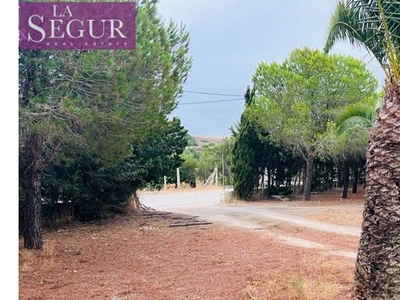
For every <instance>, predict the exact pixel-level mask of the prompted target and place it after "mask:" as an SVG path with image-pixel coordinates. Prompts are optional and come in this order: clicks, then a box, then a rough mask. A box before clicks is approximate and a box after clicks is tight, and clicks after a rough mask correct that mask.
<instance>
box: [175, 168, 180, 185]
mask: <svg viewBox="0 0 400 300" xmlns="http://www.w3.org/2000/svg"><path fill="white" fill-rule="evenodd" d="M180 187H181V177H180V173H179V168H176V188H177V189H179V188H180Z"/></svg>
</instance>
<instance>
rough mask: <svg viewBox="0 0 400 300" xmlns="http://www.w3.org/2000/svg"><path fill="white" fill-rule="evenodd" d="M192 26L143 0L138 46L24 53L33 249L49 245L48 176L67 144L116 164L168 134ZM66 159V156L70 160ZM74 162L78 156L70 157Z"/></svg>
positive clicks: (28, 229)
mask: <svg viewBox="0 0 400 300" xmlns="http://www.w3.org/2000/svg"><path fill="white" fill-rule="evenodd" d="M188 43H189V37H188V34H187V33H186V32H185V29H184V27H182V26H181V27H178V26H177V25H175V24H174V23H173V22H171V23H169V24H164V23H162V22H161V21H160V19H159V17H158V16H157V10H156V1H140V2H138V5H137V48H136V49H135V51H122V50H121V51H20V52H19V95H20V97H19V144H20V147H19V150H20V151H19V157H20V159H19V162H20V165H19V168H20V169H19V170H20V182H21V183H22V184H23V188H22V189H21V197H20V198H21V200H22V206H23V226H22V227H23V230H22V231H23V236H24V246H25V247H26V248H35V249H37V248H41V246H42V234H41V198H42V197H41V175H42V174H43V172H44V171H45V170H46V167H47V166H48V165H49V164H52V163H53V162H54V159H59V158H58V157H57V156H58V153H68V151H59V150H60V147H63V145H70V144H75V145H77V146H80V147H82V149H85V151H86V152H87V153H88V154H89V155H90V156H91V158H93V160H94V162H95V163H97V164H99V163H102V164H104V165H107V166H115V165H118V164H119V163H121V162H122V161H124V160H125V159H126V158H127V157H129V156H130V154H131V148H132V145H134V146H135V147H136V148H137V147H140V145H144V144H145V143H146V140H147V138H148V137H149V136H151V135H154V134H156V133H157V132H158V133H160V134H161V132H162V131H163V128H164V127H165V126H166V124H167V123H166V119H165V117H166V115H168V114H169V113H170V112H171V111H172V110H173V109H174V108H175V106H176V98H177V97H178V96H179V95H180V93H181V91H182V84H183V82H184V81H185V80H186V78H187V74H188V70H189V68H190V65H191V58H190V57H188ZM65 158H66V157H64V158H63V159H65ZM69 159H70V160H72V161H73V160H74V157H69Z"/></svg>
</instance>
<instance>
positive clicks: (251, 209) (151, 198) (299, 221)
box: [139, 189, 363, 258]
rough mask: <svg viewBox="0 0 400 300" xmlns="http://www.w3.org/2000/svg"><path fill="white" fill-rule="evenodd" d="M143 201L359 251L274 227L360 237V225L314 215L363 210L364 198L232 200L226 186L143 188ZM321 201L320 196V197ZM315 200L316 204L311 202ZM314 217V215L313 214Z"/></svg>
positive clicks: (300, 242)
mask: <svg viewBox="0 0 400 300" xmlns="http://www.w3.org/2000/svg"><path fill="white" fill-rule="evenodd" d="M139 197H140V200H141V202H142V203H143V204H144V205H146V206H148V207H151V208H153V209H155V210H160V211H170V212H175V213H183V214H187V215H192V216H197V218H198V219H199V220H205V221H210V222H214V223H219V224H222V225H228V226H236V227H241V228H246V229H250V230H257V231H258V232H260V233H262V234H268V235H270V236H275V237H276V238H277V239H278V240H280V241H282V242H284V243H287V244H290V245H294V246H299V247H306V248H315V249H321V250H323V251H324V252H326V253H329V254H334V255H341V256H345V257H350V258H355V257H356V252H354V251H347V250H345V249H338V248H337V247H333V246H331V245H328V244H322V243H320V242H316V241H315V240H311V239H308V238H299V237H293V236H292V235H291V234H285V233H283V232H279V233H276V232H274V230H272V229H273V227H275V226H277V225H282V224H286V225H289V226H292V227H297V228H304V229H310V230H312V231H320V232H325V233H330V234H338V235H346V236H352V237H359V235H360V226H346V225H338V224H333V223H331V222H325V221H317V220H313V219H312V216H315V215H323V214H325V213H326V212H327V211H328V210H330V212H331V213H333V214H334V213H335V210H336V211H337V213H338V214H339V212H340V211H343V209H351V210H352V211H354V212H357V211H358V212H359V213H360V214H361V212H362V205H363V204H362V202H361V201H359V202H356V203H353V202H351V203H346V202H344V201H343V202H342V203H338V204H337V205H334V204H333V205H330V206H326V205H318V203H317V205H316V204H315V202H312V203H310V205H307V203H305V202H304V201H268V202H267V201H264V202H248V203H247V202H235V203H232V202H231V201H230V191H229V190H225V193H224V192H223V190H222V189H219V190H216V189H213V190H199V191H181V192H175V193H171V192H170V193H168V192H167V193H165V192H143V193H141V194H140V195H139ZM317 201H318V200H317ZM311 204H312V205H311ZM310 217H311V218H310Z"/></svg>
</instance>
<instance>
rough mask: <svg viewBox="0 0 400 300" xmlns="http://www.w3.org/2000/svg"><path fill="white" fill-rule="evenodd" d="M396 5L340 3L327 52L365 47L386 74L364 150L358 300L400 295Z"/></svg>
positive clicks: (399, 20) (399, 24) (399, 5)
mask: <svg viewBox="0 0 400 300" xmlns="http://www.w3.org/2000/svg"><path fill="white" fill-rule="evenodd" d="M399 11H400V2H399V1H383V0H376V1H362V0H346V1H341V2H338V3H337V4H336V6H335V8H334V10H333V12H332V15H331V17H330V20H329V28H328V37H327V40H326V44H325V51H326V52H328V51H329V50H330V49H331V48H332V46H333V45H334V44H335V43H336V41H338V40H347V41H349V42H350V43H351V44H354V45H361V46H363V47H365V48H366V49H367V50H368V51H369V52H370V53H371V54H372V55H373V56H374V57H375V58H376V60H377V61H378V62H379V63H380V65H381V66H382V69H383V70H384V72H385V74H386V86H385V96H384V99H383V103H382V106H381V108H380V110H379V113H378V116H377V118H376V119H375V122H374V124H373V127H372V131H371V134H370V136H369V141H368V146H367V167H366V172H367V181H366V191H365V206H364V214H363V224H362V230H361V239H360V244H359V248H358V255H357V263H356V272H355V275H356V296H357V298H358V299H397V298H399V297H400V288H399V286H400V252H399V251H400V238H399V237H400V215H399V211H400V198H399V195H400V189H399V186H400V155H399V153H400V114H399V108H400V98H399V93H400V81H399V80H400V79H399V74H400V56H399V53H400V16H399Z"/></svg>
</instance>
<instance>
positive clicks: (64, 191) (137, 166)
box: [42, 118, 187, 221]
mask: <svg viewBox="0 0 400 300" xmlns="http://www.w3.org/2000/svg"><path fill="white" fill-rule="evenodd" d="M186 134H187V130H186V129H184V128H183V126H181V124H180V120H179V119H178V118H174V119H172V120H171V121H169V122H168V126H167V127H166V128H165V130H164V132H163V134H161V135H156V136H155V137H154V138H152V139H150V138H149V142H148V143H147V144H146V146H145V147H142V148H140V149H135V148H134V147H133V146H132V150H131V151H132V152H131V155H130V156H129V157H127V158H125V159H124V160H123V161H122V162H120V163H118V164H115V165H105V164H103V163H102V162H101V161H98V160H96V159H95V158H94V157H93V156H92V155H89V154H88V153H87V152H85V151H82V149H81V148H76V147H75V148H74V147H73V145H71V146H70V147H64V148H62V149H61V151H67V152H68V156H67V154H65V157H69V156H73V157H74V159H73V160H71V159H66V160H60V161H59V162H58V163H55V164H53V165H51V166H50V167H49V168H48V169H47V170H46V171H45V172H44V174H43V178H42V182H43V185H42V188H43V191H42V197H43V199H44V200H45V202H44V205H43V208H44V213H43V215H44V217H46V219H48V220H50V221H51V220H53V221H54V219H57V218H60V217H62V215H63V214H64V215H65V214H66V213H69V214H70V215H71V217H70V218H71V219H75V220H79V221H89V220H93V219H99V218H107V217H110V216H112V215H114V214H116V213H122V212H124V210H125V207H126V206H127V204H128V203H129V201H130V200H134V199H136V198H135V195H136V191H137V190H138V189H139V188H143V187H145V186H146V185H148V184H151V185H152V186H155V187H157V188H161V187H162V179H163V175H164V174H170V173H171V171H172V173H173V172H174V170H175V169H176V168H177V167H179V166H180V165H181V163H182V159H181V158H180V155H181V153H182V152H183V150H184V149H185V147H186V143H187V140H186ZM132 195H133V196H134V197H133V199H132ZM136 205H138V204H136Z"/></svg>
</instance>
